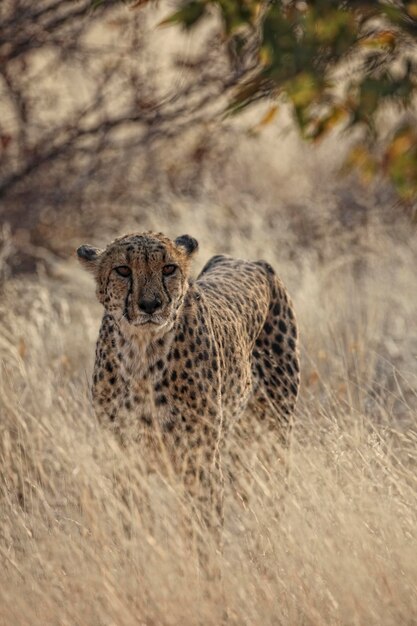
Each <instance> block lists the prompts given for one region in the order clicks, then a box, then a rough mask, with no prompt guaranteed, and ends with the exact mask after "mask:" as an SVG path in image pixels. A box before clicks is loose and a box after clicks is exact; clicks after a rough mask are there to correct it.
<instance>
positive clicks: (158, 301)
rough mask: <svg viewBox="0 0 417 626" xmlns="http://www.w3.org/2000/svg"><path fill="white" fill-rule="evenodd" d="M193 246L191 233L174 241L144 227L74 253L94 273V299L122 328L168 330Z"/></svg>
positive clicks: (185, 280)
mask: <svg viewBox="0 0 417 626" xmlns="http://www.w3.org/2000/svg"><path fill="white" fill-rule="evenodd" d="M197 247H198V243H197V241H196V240H195V239H193V238H192V237H190V236H189V235H182V236H181V237H178V238H177V239H176V240H175V241H172V240H171V239H169V238H168V237H166V236H165V235H163V234H162V233H152V232H146V233H140V234H131V235H125V236H123V237H120V238H119V239H116V240H115V241H113V242H112V243H111V244H109V245H108V246H107V248H105V250H98V249H97V248H94V247H92V246H89V245H83V246H80V247H79V248H78V250H77V255H78V258H79V260H80V261H81V263H82V265H83V266H84V267H85V268H86V269H87V270H89V271H91V272H92V273H93V274H94V277H95V279H96V282H97V290H96V294H97V298H98V300H99V301H100V302H101V304H103V306H104V308H105V309H106V311H108V312H109V313H110V314H111V315H112V316H113V317H114V319H115V320H116V321H117V322H118V323H119V325H120V327H121V328H122V329H125V330H129V331H134V332H140V333H145V332H150V333H151V334H156V333H160V332H161V330H163V329H166V330H168V329H169V328H170V327H171V325H172V323H173V322H174V320H175V318H176V314H177V311H178V309H179V308H180V306H181V303H182V301H183V298H184V295H185V293H186V291H187V288H188V273H189V260H190V257H191V255H192V254H193V253H194V252H195V250H196V249H197Z"/></svg>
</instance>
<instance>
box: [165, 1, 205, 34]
mask: <svg viewBox="0 0 417 626" xmlns="http://www.w3.org/2000/svg"><path fill="white" fill-rule="evenodd" d="M205 11H206V3H205V2H202V1H198V0H191V2H186V3H185V4H183V6H182V7H181V9H179V10H178V11H175V13H172V14H171V15H169V16H168V17H167V18H165V19H164V20H162V22H160V23H159V24H158V26H170V25H171V24H181V25H182V26H183V27H184V28H186V29H189V28H192V27H193V26H195V24H196V23H197V22H198V21H199V20H200V19H201V18H202V17H203V15H204V13H205Z"/></svg>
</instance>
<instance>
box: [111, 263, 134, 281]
mask: <svg viewBox="0 0 417 626" xmlns="http://www.w3.org/2000/svg"><path fill="white" fill-rule="evenodd" d="M114 269H115V270H116V272H117V274H119V276H123V278H127V277H128V276H130V275H131V273H132V270H131V269H130V267H128V266H127V265H119V267H115V268H114Z"/></svg>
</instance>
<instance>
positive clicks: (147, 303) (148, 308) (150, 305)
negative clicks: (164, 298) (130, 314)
mask: <svg viewBox="0 0 417 626" xmlns="http://www.w3.org/2000/svg"><path fill="white" fill-rule="evenodd" d="M161 304H162V302H161V300H160V299H159V298H154V299H153V300H147V299H146V298H141V299H140V300H139V308H140V310H141V311H144V312H145V313H149V315H152V313H155V311H156V309H159V307H160V306H161Z"/></svg>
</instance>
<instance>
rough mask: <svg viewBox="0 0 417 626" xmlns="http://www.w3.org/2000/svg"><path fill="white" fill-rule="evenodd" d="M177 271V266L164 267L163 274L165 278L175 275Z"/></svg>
mask: <svg viewBox="0 0 417 626" xmlns="http://www.w3.org/2000/svg"><path fill="white" fill-rule="evenodd" d="M176 269H177V266H176V265H164V267H163V268H162V273H163V275H164V276H171V274H173V273H174V272H175V270H176Z"/></svg>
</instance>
